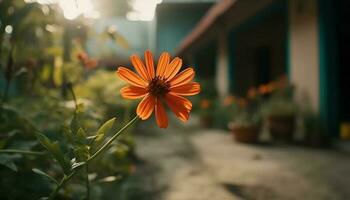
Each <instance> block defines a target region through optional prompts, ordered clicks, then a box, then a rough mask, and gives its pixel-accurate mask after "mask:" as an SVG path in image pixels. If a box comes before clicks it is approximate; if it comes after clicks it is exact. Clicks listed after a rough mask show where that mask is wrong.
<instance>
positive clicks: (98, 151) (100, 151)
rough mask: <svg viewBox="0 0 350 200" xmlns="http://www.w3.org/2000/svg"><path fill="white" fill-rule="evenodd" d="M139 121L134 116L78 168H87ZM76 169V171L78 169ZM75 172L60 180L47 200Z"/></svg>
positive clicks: (50, 198)
mask: <svg viewBox="0 0 350 200" xmlns="http://www.w3.org/2000/svg"><path fill="white" fill-rule="evenodd" d="M138 119H139V117H138V116H136V117H135V118H134V119H132V120H131V121H130V122H129V123H127V124H126V125H125V126H124V127H123V128H121V129H120V130H119V131H118V132H117V133H115V134H114V135H113V136H112V137H111V138H110V139H109V140H108V141H107V142H106V143H105V144H104V145H103V146H102V147H101V148H100V149H99V150H97V151H96V152H95V153H94V154H93V155H92V156H91V157H90V158H89V159H88V160H87V161H86V162H85V163H84V164H82V165H81V166H80V167H82V166H87V164H88V163H89V162H91V161H92V160H93V159H95V158H96V157H97V156H98V155H100V154H101V153H102V152H103V151H104V150H106V149H107V148H108V147H109V145H110V144H111V143H112V142H113V141H114V140H115V139H117V138H118V137H119V136H121V135H122V133H123V132H124V131H125V130H126V129H127V128H128V127H129V126H131V125H133V124H134V123H135V122H136V121H137V120H138ZM80 167H79V168H80ZM79 168H77V170H78V169H79ZM77 170H75V171H73V172H72V173H71V174H69V175H68V176H67V175H64V177H63V178H62V180H61V182H60V183H59V184H58V185H57V187H56V188H55V190H54V191H52V193H51V194H50V197H49V200H53V199H55V197H56V195H57V193H58V191H59V190H60V189H61V188H62V187H63V186H64V184H65V183H66V182H67V181H69V180H70V179H71V178H72V177H73V176H74V175H75V174H76V173H77Z"/></svg>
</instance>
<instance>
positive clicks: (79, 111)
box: [76, 103, 85, 113]
mask: <svg viewBox="0 0 350 200" xmlns="http://www.w3.org/2000/svg"><path fill="white" fill-rule="evenodd" d="M84 108H85V106H84V104H83V103H79V104H78V106H77V110H76V112H77V113H82V112H84Z"/></svg>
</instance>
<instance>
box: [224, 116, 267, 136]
mask: <svg viewBox="0 0 350 200" xmlns="http://www.w3.org/2000/svg"><path fill="white" fill-rule="evenodd" d="M260 127H261V126H260V120H259V117H258V116H257V114H250V113H248V112H246V111H243V112H240V113H238V115H237V116H236V117H235V118H234V120H233V121H231V122H230V123H229V129H230V130H231V133H232V135H233V137H234V139H235V140H236V141H237V142H241V143H256V142H258V139H259V134H260Z"/></svg>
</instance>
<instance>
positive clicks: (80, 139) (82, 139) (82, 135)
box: [75, 128, 87, 145]
mask: <svg viewBox="0 0 350 200" xmlns="http://www.w3.org/2000/svg"><path fill="white" fill-rule="evenodd" d="M86 136H87V134H86V132H85V131H84V129H82V128H79V129H78V132H77V134H76V136H75V139H76V143H78V144H79V145H85V144H86V141H87V138H86Z"/></svg>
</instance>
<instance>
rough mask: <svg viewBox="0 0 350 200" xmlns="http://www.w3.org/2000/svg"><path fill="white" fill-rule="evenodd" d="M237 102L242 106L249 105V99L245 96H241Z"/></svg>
mask: <svg viewBox="0 0 350 200" xmlns="http://www.w3.org/2000/svg"><path fill="white" fill-rule="evenodd" d="M237 104H238V105H239V106H240V107H242V108H244V107H246V106H247V100H246V99H244V98H239V99H238V100H237Z"/></svg>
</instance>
